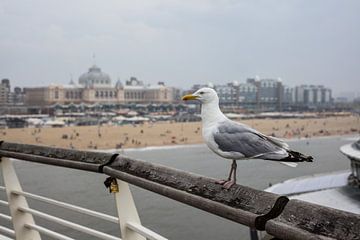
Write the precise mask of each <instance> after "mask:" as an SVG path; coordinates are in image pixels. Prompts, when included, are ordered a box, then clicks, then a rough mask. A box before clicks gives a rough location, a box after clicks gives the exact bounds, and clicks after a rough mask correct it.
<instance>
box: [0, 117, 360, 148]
mask: <svg viewBox="0 0 360 240" xmlns="http://www.w3.org/2000/svg"><path fill="white" fill-rule="evenodd" d="M239 121H241V122H242V123H244V124H247V125H249V126H251V127H253V128H255V129H257V130H259V131H261V132H263V133H265V134H268V135H271V136H275V137H279V138H285V139H290V138H311V137H319V136H330V135H348V134H359V133H360V120H359V116H342V117H324V118H310V119H303V118H302V119H297V118H292V119H247V120H239ZM0 136H1V139H2V140H5V141H13V142H14V141H15V142H22V143H29V144H40V145H49V146H56V147H64V148H72V149H123V148H138V147H147V146H163V145H175V144H197V143H202V136H201V123H200V122H185V123H179V122H155V123H152V122H150V123H142V124H131V125H124V126H108V125H98V126H81V127H79V126H76V127H75V126H72V127H63V128H21V129H0Z"/></svg>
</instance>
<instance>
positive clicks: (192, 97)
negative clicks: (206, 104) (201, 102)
mask: <svg viewBox="0 0 360 240" xmlns="http://www.w3.org/2000/svg"><path fill="white" fill-rule="evenodd" d="M181 99H182V100H184V101H187V100H195V99H197V96H194V95H192V94H188V95H185V96H183V97H182V98H181Z"/></svg>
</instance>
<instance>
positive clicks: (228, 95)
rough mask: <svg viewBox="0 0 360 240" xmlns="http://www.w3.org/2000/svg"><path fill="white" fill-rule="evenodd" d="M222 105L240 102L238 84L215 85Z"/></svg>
mask: <svg viewBox="0 0 360 240" xmlns="http://www.w3.org/2000/svg"><path fill="white" fill-rule="evenodd" d="M214 89H215V90H216V92H217V94H218V96H219V103H220V104H221V105H234V104H237V103H238V84H237V83H236V82H235V83H228V84H226V85H215V86H214Z"/></svg>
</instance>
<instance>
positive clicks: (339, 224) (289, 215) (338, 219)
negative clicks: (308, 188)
mask: <svg viewBox="0 0 360 240" xmlns="http://www.w3.org/2000/svg"><path fill="white" fill-rule="evenodd" d="M265 229H266V232H268V233H269V234H271V235H273V236H277V237H280V238H281V239H294V240H297V239H298V240H301V239H344V240H355V239H360V215H358V214H353V213H349V212H345V211H340V210H337V209H333V208H328V207H324V206H320V205H317V204H312V203H308V202H304V201H300V200H290V201H289V203H288V204H287V205H286V206H285V208H284V211H283V212H282V213H281V214H280V216H279V217H278V218H276V219H272V220H270V221H268V222H267V223H266V225H265Z"/></svg>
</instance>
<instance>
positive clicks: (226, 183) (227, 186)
mask: <svg viewBox="0 0 360 240" xmlns="http://www.w3.org/2000/svg"><path fill="white" fill-rule="evenodd" d="M215 183H216V184H220V185H222V187H223V188H225V189H230V188H231V187H232V186H233V185H234V184H235V183H236V182H235V181H234V180H217V181H216V182H215Z"/></svg>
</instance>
